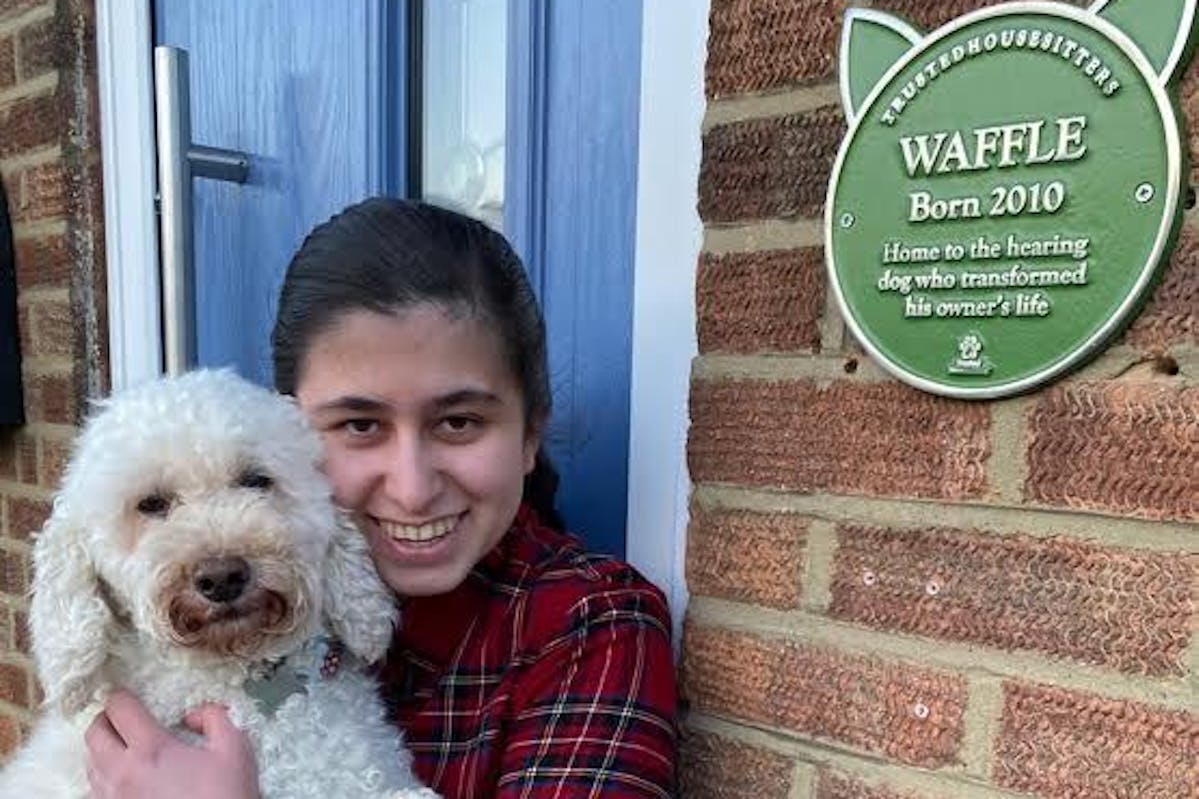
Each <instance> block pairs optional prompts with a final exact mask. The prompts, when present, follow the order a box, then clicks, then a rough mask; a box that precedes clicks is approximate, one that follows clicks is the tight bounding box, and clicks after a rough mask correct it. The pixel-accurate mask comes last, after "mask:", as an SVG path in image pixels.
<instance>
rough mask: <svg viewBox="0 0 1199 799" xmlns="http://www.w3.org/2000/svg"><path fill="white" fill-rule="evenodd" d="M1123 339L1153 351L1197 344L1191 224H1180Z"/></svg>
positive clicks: (1196, 253) (1198, 237)
mask: <svg viewBox="0 0 1199 799" xmlns="http://www.w3.org/2000/svg"><path fill="white" fill-rule="evenodd" d="M1125 340H1126V341H1127V342H1128V343H1130V344H1133V345H1135V346H1138V347H1141V348H1142V349H1147V350H1154V351H1157V352H1163V351H1166V350H1168V349H1169V348H1170V347H1172V346H1175V345H1179V344H1183V345H1185V344H1190V345H1195V344H1199V234H1196V233H1195V231H1194V230H1193V229H1192V228H1191V227H1189V226H1184V227H1183V229H1182V233H1181V234H1180V235H1179V237H1178V244H1177V246H1176V247H1175V249H1174V255H1173V257H1171V259H1170V265H1169V267H1168V268H1167V269H1166V273H1165V274H1164V275H1163V276H1162V279H1161V282H1160V283H1159V284H1158V285H1157V287H1156V288H1155V289H1154V291H1153V295H1152V297H1151V299H1150V300H1149V303H1148V304H1147V305H1146V306H1145V309H1144V311H1143V312H1142V313H1141V314H1140V315H1139V316H1138V317H1137V318H1136V320H1135V321H1134V322H1133V324H1132V327H1130V328H1129V330H1128V333H1127V334H1126V335H1125Z"/></svg>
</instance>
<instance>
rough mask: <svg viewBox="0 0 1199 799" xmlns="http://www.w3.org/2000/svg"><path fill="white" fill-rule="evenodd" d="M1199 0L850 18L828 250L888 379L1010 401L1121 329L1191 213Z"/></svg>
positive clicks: (1030, 5)
mask: <svg viewBox="0 0 1199 799" xmlns="http://www.w3.org/2000/svg"><path fill="white" fill-rule="evenodd" d="M1195 3H1196V0H1101V2H1099V3H1097V4H1096V5H1095V6H1093V7H1092V8H1090V9H1089V10H1083V9H1079V8H1076V7H1074V6H1069V5H1065V4H1063V3H1053V2H1014V3H1008V4H1004V5H999V6H993V7H990V8H986V9H983V10H981V11H977V12H974V13H972V14H969V15H967V16H964V17H962V18H960V19H958V20H956V21H954V22H951V23H949V24H948V25H946V26H944V27H943V28H940V29H939V30H937V31H935V32H933V33H931V34H929V35H927V36H926V35H922V34H920V33H919V32H917V31H916V30H915V29H914V28H912V27H911V26H909V25H908V24H906V23H905V22H903V21H901V20H899V19H898V18H895V17H892V16H889V15H887V14H883V13H881V12H877V11H871V10H861V9H854V10H851V11H849V12H848V14H847V17H846V23H845V29H844V31H843V35H842V43H841V95H842V102H843V104H844V106H845V111H846V116H847V119H848V121H849V132H848V134H847V135H846V138H845V141H844V143H843V144H842V147H841V151H840V154H839V155H838V157H837V161H836V164H835V166H834V169H833V174H832V179H831V181H830V185H829V194H828V202H827V208H826V220H825V224H826V242H825V244H826V248H825V250H826V258H827V262H828V267H829V272H830V278H831V282H832V286H833V289H834V293H835V295H836V297H837V300H838V302H839V304H840V307H841V310H842V313H843V314H844V317H845V320H846V322H847V324H848V325H849V327H850V328H851V329H852V330H853V332H854V334H855V336H856V337H857V338H858V339H859V340H860V341H861V342H862V344H863V346H864V347H866V349H867V350H868V351H869V352H870V353H871V355H872V356H873V357H874V358H875V359H876V360H877V361H878V362H879V363H881V364H882V365H883V366H884V367H885V368H886V369H887V370H888V371H890V372H892V373H893V374H895V375H896V376H897V377H899V378H900V379H902V380H904V381H906V382H908V383H910V384H912V385H914V386H916V387H917V388H920V389H923V390H926V391H930V392H934V393H937V394H943V395H947V396H953V397H962V398H991V397H1002V396H1008V395H1012V394H1017V393H1020V392H1022V391H1027V390H1029V389H1031V388H1034V387H1036V386H1038V385H1041V384H1043V383H1045V382H1047V381H1049V380H1052V379H1054V378H1056V377H1059V376H1061V375H1062V374H1064V373H1065V372H1067V371H1068V370H1070V369H1072V368H1074V367H1076V366H1078V365H1079V364H1081V363H1082V362H1084V361H1085V360H1086V359H1087V358H1089V357H1091V356H1093V355H1094V354H1096V353H1097V352H1098V351H1099V350H1100V349H1101V348H1102V347H1103V345H1104V344H1105V343H1106V342H1108V341H1109V340H1110V339H1111V337H1112V336H1113V335H1115V334H1116V333H1118V332H1119V331H1120V330H1121V329H1122V328H1123V327H1124V325H1125V324H1127V322H1128V321H1130V319H1131V317H1132V316H1133V314H1134V313H1135V312H1136V311H1137V310H1138V308H1139V307H1140V306H1141V304H1142V303H1143V302H1144V300H1145V299H1146V296H1147V294H1148V292H1149V290H1150V288H1151V287H1152V285H1153V283H1154V280H1155V278H1156V276H1157V274H1158V272H1159V268H1160V266H1161V265H1162V264H1163V263H1164V262H1165V261H1166V260H1167V259H1168V256H1169V253H1170V250H1171V247H1172V245H1173V240H1174V236H1175V235H1176V233H1177V229H1178V223H1179V220H1180V218H1181V210H1182V202H1181V199H1182V198H1181V195H1182V192H1183V189H1184V187H1183V185H1182V173H1183V149H1182V145H1181V141H1180V139H1181V135H1180V126H1179V121H1178V119H1177V116H1176V113H1175V110H1174V106H1173V103H1172V100H1171V87H1172V84H1173V82H1174V80H1175V79H1176V77H1177V75H1178V73H1179V72H1180V71H1181V68H1182V66H1184V65H1185V63H1186V59H1187V57H1188V49H1189V44H1190V40H1191V34H1192V28H1193V23H1194V17H1195Z"/></svg>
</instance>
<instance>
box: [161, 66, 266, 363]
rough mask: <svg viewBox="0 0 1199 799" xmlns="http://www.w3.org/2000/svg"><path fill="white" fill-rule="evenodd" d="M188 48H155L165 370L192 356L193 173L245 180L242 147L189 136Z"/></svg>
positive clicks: (245, 161)
mask: <svg viewBox="0 0 1199 799" xmlns="http://www.w3.org/2000/svg"><path fill="white" fill-rule="evenodd" d="M187 62H188V59H187V51H186V50H183V49H180V48H178V47H155V48H154V106H155V116H156V120H155V128H156V131H155V134H156V140H157V146H158V225H159V241H160V242H161V253H160V256H159V261H160V264H161V271H162V327H163V331H162V332H163V360H164V363H163V367H164V369H165V371H166V373H167V374H169V375H174V374H180V373H181V372H184V371H186V370H187V369H188V368H189V367H191V366H193V365H194V364H195V362H196V302H195V300H196V270H195V244H194V240H193V236H192V220H193V217H192V178H193V177H200V178H210V179H213V180H227V181H231V182H233V183H245V182H246V177H247V176H248V174H249V171H250V158H249V156H248V155H246V154H245V153H240V152H236V151H233V150H222V149H220V148H217V147H205V146H203V145H198V144H194V143H193V142H192V128H191V90H190V83H189V80H188V63H187Z"/></svg>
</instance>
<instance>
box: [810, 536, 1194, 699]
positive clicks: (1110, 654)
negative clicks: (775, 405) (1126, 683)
mask: <svg viewBox="0 0 1199 799" xmlns="http://www.w3.org/2000/svg"><path fill="white" fill-rule="evenodd" d="M838 538H839V544H838V547H837V555H836V560H835V562H834V567H833V578H832V603H831V606H830V608H829V614H830V615H831V616H833V617H834V618H838V619H844V620H846V621H852V622H857V623H859V624H865V625H868V626H870V627H873V628H876V629H881V630H889V631H890V630H896V631H900V632H907V633H916V634H919V635H926V636H931V637H934V638H943V639H948V640H952V641H965V642H969V643H978V644H985V645H988V646H994V647H998V648H1001V649H1009V650H1019V649H1024V650H1032V651H1037V652H1042V653H1044V654H1047V655H1051V656H1053V657H1058V658H1071V659H1074V660H1079V661H1082V662H1085V663H1092V664H1096V665H1100V666H1108V667H1111V668H1115V669H1120V670H1123V671H1127V672H1133V673H1137V674H1150V675H1155V676H1182V675H1184V674H1185V665H1184V660H1185V658H1184V655H1185V652H1186V648H1187V644H1188V643H1189V641H1190V620H1191V615H1192V608H1193V607H1195V606H1196V600H1197V596H1196V594H1197V591H1199V556H1189V555H1187V554H1186V553H1184V552H1180V553H1154V552H1136V551H1130V550H1121V549H1114V548H1107V547H1101V546H1098V545H1095V544H1089V543H1084V542H1080V541H1072V540H1067V539H1051V540H1045V539H1036V538H1032V537H1029V536H1020V535H1013V536H999V535H994V534H988V533H981V532H973V531H961V530H950V529H943V528H932V529H921V530H889V529H882V528H877V527H855V526H848V525H847V526H842V527H841V528H839V529H838Z"/></svg>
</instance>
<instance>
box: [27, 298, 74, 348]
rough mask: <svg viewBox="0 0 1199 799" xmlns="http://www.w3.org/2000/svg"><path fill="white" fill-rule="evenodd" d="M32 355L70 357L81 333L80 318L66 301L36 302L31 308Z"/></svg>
mask: <svg viewBox="0 0 1199 799" xmlns="http://www.w3.org/2000/svg"><path fill="white" fill-rule="evenodd" d="M29 328H30V336H31V339H32V347H31V349H30V350H29V351H28V352H29V354H30V355H37V356H44V357H55V356H61V357H70V356H72V355H73V354H74V352H75V338H76V336H77V335H78V333H79V325H78V318H77V316H76V314H74V313H73V312H72V310H71V306H70V304H69V303H66V302H36V303H33V304H32V305H31V306H30V308H29Z"/></svg>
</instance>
